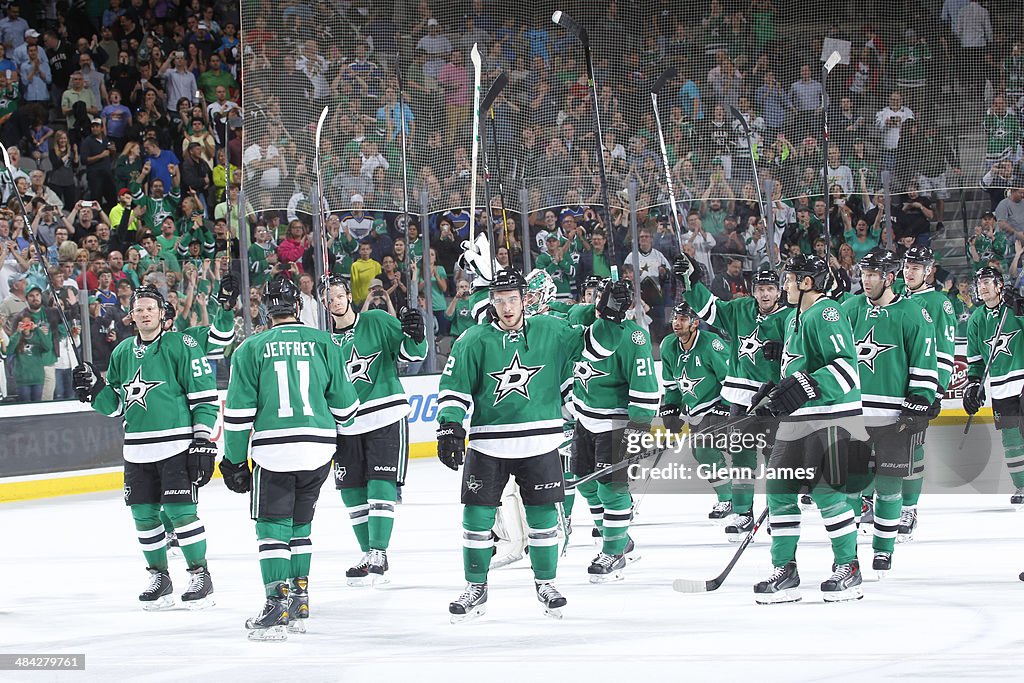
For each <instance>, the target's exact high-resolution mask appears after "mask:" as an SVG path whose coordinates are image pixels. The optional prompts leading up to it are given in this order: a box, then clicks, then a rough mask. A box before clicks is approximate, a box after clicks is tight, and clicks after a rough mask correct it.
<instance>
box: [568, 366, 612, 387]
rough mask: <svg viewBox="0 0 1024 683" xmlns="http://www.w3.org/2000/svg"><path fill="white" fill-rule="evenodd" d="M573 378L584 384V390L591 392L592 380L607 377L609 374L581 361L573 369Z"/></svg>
mask: <svg viewBox="0 0 1024 683" xmlns="http://www.w3.org/2000/svg"><path fill="white" fill-rule="evenodd" d="M572 374H573V377H574V378H575V379H576V380H577V381H578V382H582V383H583V390H584V391H590V386H589V385H590V380H592V379H594V378H596V377H607V376H608V373H607V372H605V371H604V370H598V369H597V368H595V367H594V366H593V365H591V364H590V363H588V362H586V361H580V362H579V363H576V365H575V366H574V367H573V373H572Z"/></svg>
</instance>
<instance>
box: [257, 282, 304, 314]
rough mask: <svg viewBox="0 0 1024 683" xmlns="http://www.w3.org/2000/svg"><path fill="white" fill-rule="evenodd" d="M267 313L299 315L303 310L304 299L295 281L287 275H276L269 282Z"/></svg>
mask: <svg viewBox="0 0 1024 683" xmlns="http://www.w3.org/2000/svg"><path fill="white" fill-rule="evenodd" d="M266 303H267V315H269V316H270V317H272V318H273V317H282V318H283V317H286V316H290V315H292V316H294V315H298V312H299V311H300V310H302V299H300V298H299V289H298V287H296V286H295V283H294V282H292V281H291V280H289V279H288V278H286V277H276V278H274V279H273V280H271V281H270V282H268V283H267V294H266Z"/></svg>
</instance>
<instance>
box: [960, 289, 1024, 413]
mask: <svg viewBox="0 0 1024 683" xmlns="http://www.w3.org/2000/svg"><path fill="white" fill-rule="evenodd" d="M1004 311H1006V307H1005V306H1002V305H999V306H996V307H995V308H988V307H987V306H978V307H977V308H976V309H974V313H972V314H971V319H970V320H968V321H967V377H968V378H970V379H979V380H980V379H981V378H982V376H983V375H984V374H985V366H986V365H987V364H988V363H990V362H991V369H990V370H989V374H988V381H989V386H990V387H991V389H992V391H991V393H990V394H989V395H990V396H991V397H992V398H1016V397H1017V396H1020V394H1021V391H1022V390H1024V334H1021V332H1022V331H1024V321H1022V320H1021V319H1020V318H1018V317H1017V316H1015V315H1013V312H1012V311H1006V323H1005V324H1004V325H1003V329H1002V331H1001V332H1000V333H999V338H998V339H996V338H995V336H996V328H997V327H999V320H1000V318H1002V316H1003V313H1004ZM989 358H991V361H989Z"/></svg>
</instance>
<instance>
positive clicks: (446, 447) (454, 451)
mask: <svg viewBox="0 0 1024 683" xmlns="http://www.w3.org/2000/svg"><path fill="white" fill-rule="evenodd" d="M465 458H466V430H465V428H464V427H463V426H462V425H461V424H459V423H458V422H442V423H441V425H440V426H439V427H438V428H437V459H438V460H440V461H441V462H442V463H444V466H445V467H447V468H449V469H453V470H455V471H456V472H458V470H459V468H460V467H462V463H463V461H464V460H465Z"/></svg>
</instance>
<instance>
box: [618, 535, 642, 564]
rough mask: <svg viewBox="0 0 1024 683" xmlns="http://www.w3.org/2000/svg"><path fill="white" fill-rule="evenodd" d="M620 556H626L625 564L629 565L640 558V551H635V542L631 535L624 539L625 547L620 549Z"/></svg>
mask: <svg viewBox="0 0 1024 683" xmlns="http://www.w3.org/2000/svg"><path fill="white" fill-rule="evenodd" d="M622 556H623V557H625V558H626V565H631V564H633V563H634V562H636V561H637V560H639V559H640V557H641V556H640V553H638V552H637V551H636V543H634V542H633V538H632V537H630V539H629V540H628V541H626V547H625V548H623V550H622Z"/></svg>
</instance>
